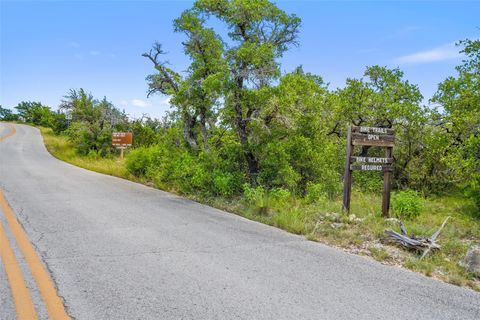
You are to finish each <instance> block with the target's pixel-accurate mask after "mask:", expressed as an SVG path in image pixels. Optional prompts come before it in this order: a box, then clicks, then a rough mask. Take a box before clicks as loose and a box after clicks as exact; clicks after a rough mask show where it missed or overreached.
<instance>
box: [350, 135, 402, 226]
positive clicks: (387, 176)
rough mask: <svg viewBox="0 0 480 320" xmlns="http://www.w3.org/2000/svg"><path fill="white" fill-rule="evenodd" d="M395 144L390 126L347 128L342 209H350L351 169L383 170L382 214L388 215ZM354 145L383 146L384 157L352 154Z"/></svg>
mask: <svg viewBox="0 0 480 320" xmlns="http://www.w3.org/2000/svg"><path fill="white" fill-rule="evenodd" d="M394 145H395V130H393V129H391V128H377V127H358V126H351V127H349V128H348V135H347V157H346V164H345V174H344V185H343V209H344V210H345V211H347V212H348V211H350V195H351V191H352V171H353V170H361V171H383V198H382V214H383V216H388V211H389V209H390V189H391V175H392V171H393V167H392V163H393V158H392V153H393V146H394ZM354 146H371V147H384V148H386V149H385V157H384V158H381V157H360V156H352V154H353V151H354V150H353V149H354Z"/></svg>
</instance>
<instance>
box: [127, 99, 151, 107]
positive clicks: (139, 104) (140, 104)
mask: <svg viewBox="0 0 480 320" xmlns="http://www.w3.org/2000/svg"><path fill="white" fill-rule="evenodd" d="M130 104H131V105H132V106H134V107H140V108H146V107H150V106H151V105H152V104H151V103H150V102H146V101H143V100H140V99H132V100H130Z"/></svg>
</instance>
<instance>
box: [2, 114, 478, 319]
mask: <svg viewBox="0 0 480 320" xmlns="http://www.w3.org/2000/svg"><path fill="white" fill-rule="evenodd" d="M15 129H16V133H15V134H13V135H11V136H10V137H7V138H6V139H3V141H0V191H1V192H2V193H3V195H4V197H5V199H6V201H5V202H6V203H7V205H8V208H10V209H11V212H10V213H11V214H14V215H15V217H16V219H18V222H20V224H21V226H22V227H23V229H24V230H25V232H26V235H27V237H28V241H29V242H30V244H31V247H33V248H34V251H35V252H36V254H37V255H38V257H39V258H40V260H41V261H42V262H41V263H37V264H36V266H37V267H40V268H43V269H45V270H46V273H45V275H47V278H48V277H50V280H49V279H44V280H38V279H37V278H36V277H35V276H34V275H33V272H32V271H31V270H32V269H31V268H32V264H33V268H34V267H35V264H34V263H33V262H32V259H33V258H27V259H25V258H24V256H23V255H22V252H23V253H24V251H22V248H21V246H20V245H19V244H18V242H19V240H18V239H17V235H16V232H17V233H18V232H21V230H20V231H19V230H18V228H17V229H15V228H14V226H12V225H14V221H12V220H8V219H7V217H6V216H8V213H6V212H5V211H9V209H6V208H7V207H6V205H4V206H3V210H2V211H0V222H1V224H2V225H3V228H4V229H5V233H6V236H7V237H8V239H9V242H10V247H11V248H12V252H13V254H14V256H15V257H16V260H17V262H18V266H19V268H20V269H21V274H22V275H23V278H24V279H23V280H24V282H25V285H24V286H23V288H25V287H26V288H27V289H28V292H29V293H30V296H31V301H32V304H33V307H34V310H35V312H36V313H37V315H38V318H39V319H47V318H48V314H50V315H51V313H49V312H50V311H49V309H48V308H47V307H46V305H47V303H48V302H49V303H53V304H54V302H55V298H60V299H59V300H58V301H61V303H60V304H63V306H61V307H63V308H64V310H65V312H66V313H68V315H69V316H70V317H72V318H74V319H96V320H97V319H116V320H118V319H315V320H318V319H329V320H331V319H369V320H371V319H402V320H404V319H435V320H438V319H477V320H478V319H480V294H478V293H476V292H474V291H472V290H468V289H462V288H459V287H456V286H453V285H449V284H445V283H442V282H439V281H436V280H433V279H430V278H427V277H424V276H421V275H419V274H415V273H412V272H409V271H406V270H402V269H399V268H394V267H389V266H384V265H381V264H379V263H376V262H374V261H371V260H369V259H366V258H363V257H360V256H355V255H350V254H346V253H344V252H342V251H340V250H337V249H334V248H330V247H327V246H325V245H322V244H318V243H314V242H310V241H307V240H305V239H304V238H302V237H300V236H295V235H291V234H288V233H286V232H284V231H282V230H279V229H276V228H273V227H269V226H266V225H262V224H259V223H256V222H252V221H249V220H246V219H243V218H241V217H239V216H236V215H233V214H229V213H226V212H223V211H220V210H217V209H213V208H211V207H208V206H204V205H201V204H198V203H195V202H192V201H189V200H186V199H183V198H181V197H178V196H176V195H172V194H169V193H166V192H162V191H159V190H156V189H152V188H149V187H146V186H143V185H140V184H136V183H132V182H129V181H126V180H122V179H118V178H115V177H110V176H106V175H102V174H98V173H94V172H91V171H87V170H84V169H81V168H77V167H74V166H72V165H69V164H67V163H64V162H62V161H59V160H57V159H55V158H53V157H52V156H51V155H50V154H49V153H48V152H47V151H46V149H45V147H44V145H43V142H42V138H41V135H40V133H39V131H38V130H37V129H35V128H32V127H28V126H25V125H15ZM12 130H13V128H12V126H11V125H7V124H0V137H1V136H6V135H8V134H9V133H10V132H12ZM0 200H1V199H0ZM1 208H2V207H0V210H1ZM15 221H16V220H15ZM12 228H13V229H15V230H16V231H12ZM0 239H1V238H0ZM25 246H27V247H28V245H27V244H25ZM25 250H26V251H28V250H27V249H25ZM12 265H13V264H5V263H3V264H1V265H0V304H1V305H0V319H15V316H16V314H17V313H18V310H17V309H16V307H15V306H16V305H15V299H14V298H12V291H13V289H12V287H13V288H15V286H18V283H12V280H9V277H8V274H7V272H6V266H7V267H9V268H11V267H12ZM16 281H17V282H18V281H20V280H16ZM42 281H43V282H42ZM49 281H50V282H51V283H53V286H52V288H54V290H55V291H56V294H54V295H53V296H50V297H45V295H44V293H42V291H41V290H40V289H39V288H38V287H39V286H40V285H39V283H43V285H44V286H46V287H48V283H49ZM20 287H22V286H20ZM45 290H46V289H45ZM17 298H18V297H17ZM52 301H53V302H52Z"/></svg>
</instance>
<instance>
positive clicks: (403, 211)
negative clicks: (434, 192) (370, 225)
mask: <svg viewBox="0 0 480 320" xmlns="http://www.w3.org/2000/svg"><path fill="white" fill-rule="evenodd" d="M422 209H423V199H422V198H421V197H420V196H419V195H418V193H417V192H416V191H413V190H407V191H400V192H394V193H393V194H392V210H393V212H394V213H395V215H397V216H398V217H400V218H406V219H412V218H415V217H417V216H418V215H419V214H420V212H421V211H422Z"/></svg>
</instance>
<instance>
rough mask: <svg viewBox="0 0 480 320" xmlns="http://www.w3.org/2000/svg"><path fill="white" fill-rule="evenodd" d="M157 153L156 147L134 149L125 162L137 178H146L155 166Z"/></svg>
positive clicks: (129, 170)
mask: <svg viewBox="0 0 480 320" xmlns="http://www.w3.org/2000/svg"><path fill="white" fill-rule="evenodd" d="M157 153H158V147H156V146H154V147H140V148H137V149H133V150H132V151H130V152H129V153H128V155H127V158H126V161H125V165H126V167H127V170H128V172H130V173H131V174H133V175H134V176H137V177H141V176H144V175H145V174H146V173H147V170H149V168H150V167H151V166H152V165H153V162H154V159H155V156H156V154H157Z"/></svg>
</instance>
